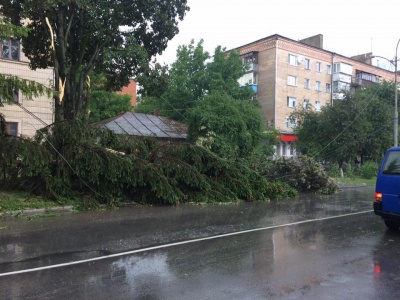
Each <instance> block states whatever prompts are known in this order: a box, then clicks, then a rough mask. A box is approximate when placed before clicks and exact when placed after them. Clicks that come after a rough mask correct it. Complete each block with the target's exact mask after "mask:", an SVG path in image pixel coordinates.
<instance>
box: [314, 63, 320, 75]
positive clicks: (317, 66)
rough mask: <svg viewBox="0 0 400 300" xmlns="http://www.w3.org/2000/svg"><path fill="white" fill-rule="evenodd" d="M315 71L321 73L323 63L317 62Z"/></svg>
mask: <svg viewBox="0 0 400 300" xmlns="http://www.w3.org/2000/svg"><path fill="white" fill-rule="evenodd" d="M315 70H316V71H317V72H318V73H321V63H320V62H319V61H317V62H316V64H315Z"/></svg>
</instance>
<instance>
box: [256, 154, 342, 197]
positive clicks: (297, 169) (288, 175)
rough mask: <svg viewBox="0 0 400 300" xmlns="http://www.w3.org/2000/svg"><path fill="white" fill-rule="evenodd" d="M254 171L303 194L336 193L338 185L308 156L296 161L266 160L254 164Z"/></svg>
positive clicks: (282, 159) (283, 159)
mask: <svg viewBox="0 0 400 300" xmlns="http://www.w3.org/2000/svg"><path fill="white" fill-rule="evenodd" d="M254 169H255V170H256V171H258V172H259V173H260V174H262V175H263V176H265V177H266V178H267V180H269V181H281V182H284V183H286V184H287V185H289V186H290V187H292V188H294V189H296V190H298V191H301V192H319V193H329V194H330V193H334V192H336V191H337V190H338V186H337V185H336V183H335V182H334V181H333V180H332V179H330V178H329V177H328V176H327V174H326V173H325V171H324V168H323V166H322V165H321V164H320V163H318V162H316V161H315V160H313V159H312V158H309V157H307V156H303V155H299V156H298V157H296V159H292V158H290V159H287V158H284V157H282V158H279V159H277V160H270V159H265V160H263V161H259V163H255V164H254Z"/></svg>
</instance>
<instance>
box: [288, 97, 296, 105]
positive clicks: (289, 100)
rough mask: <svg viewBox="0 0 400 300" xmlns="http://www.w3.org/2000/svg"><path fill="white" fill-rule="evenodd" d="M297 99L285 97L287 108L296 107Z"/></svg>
mask: <svg viewBox="0 0 400 300" xmlns="http://www.w3.org/2000/svg"><path fill="white" fill-rule="evenodd" d="M296 106H297V99H296V98H295V97H287V107H296Z"/></svg>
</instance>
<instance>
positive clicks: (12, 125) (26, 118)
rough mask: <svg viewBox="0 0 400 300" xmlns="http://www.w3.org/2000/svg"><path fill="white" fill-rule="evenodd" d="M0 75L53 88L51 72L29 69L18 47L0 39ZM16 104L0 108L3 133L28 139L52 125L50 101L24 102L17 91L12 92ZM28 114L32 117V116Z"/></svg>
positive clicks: (25, 99)
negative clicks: (4, 120)
mask: <svg viewBox="0 0 400 300" xmlns="http://www.w3.org/2000/svg"><path fill="white" fill-rule="evenodd" d="M0 73H1V74H6V75H11V76H17V77H18V78H21V79H27V80H33V81H35V82H38V83H40V84H43V85H45V86H52V85H53V69H51V68H48V69H38V70H36V71H33V70H31V69H30V68H29V60H28V59H27V58H26V57H25V55H24V54H23V52H22V51H21V44H20V42H19V40H16V39H0ZM14 98H15V101H16V102H17V103H18V104H20V105H21V106H22V107H23V108H25V109H26V110H24V109H22V108H21V107H20V106H18V105H16V104H7V103H4V100H3V99H0V100H1V101H2V102H3V103H2V104H3V106H0V113H1V114H3V115H4V116H5V119H6V122H7V124H6V125H7V132H8V134H10V135H15V136H21V135H23V136H27V137H32V136H33V135H34V134H35V132H36V131H37V130H38V129H40V128H42V127H44V126H45V124H51V123H53V121H54V105H53V103H54V101H53V99H52V98H49V97H47V95H45V96H41V97H37V98H34V99H33V100H28V99H27V98H26V97H25V96H24V95H22V94H21V92H20V91H15V97H14ZM28 112H31V113H32V114H33V115H34V116H36V117H37V118H35V117H34V116H32V115H31V114H30V113H28Z"/></svg>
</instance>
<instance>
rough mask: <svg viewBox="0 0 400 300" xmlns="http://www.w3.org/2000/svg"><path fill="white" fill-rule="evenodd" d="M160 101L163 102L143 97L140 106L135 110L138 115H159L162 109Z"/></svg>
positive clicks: (139, 102) (139, 101)
mask: <svg viewBox="0 0 400 300" xmlns="http://www.w3.org/2000/svg"><path fill="white" fill-rule="evenodd" d="M160 101H162V100H160V99H159V98H154V97H143V98H141V99H140V100H138V104H137V105H136V106H135V108H134V110H135V112H137V113H143V114H153V113H156V114H158V113H159V109H160Z"/></svg>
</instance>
